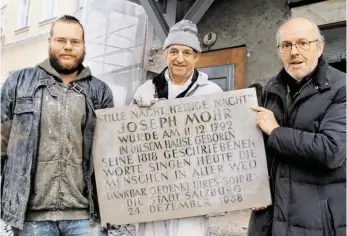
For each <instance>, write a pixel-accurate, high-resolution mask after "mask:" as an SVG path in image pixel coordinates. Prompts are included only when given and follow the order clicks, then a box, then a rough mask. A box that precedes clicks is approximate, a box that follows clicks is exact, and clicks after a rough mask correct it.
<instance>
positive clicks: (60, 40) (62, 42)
mask: <svg viewBox="0 0 347 236" xmlns="http://www.w3.org/2000/svg"><path fill="white" fill-rule="evenodd" d="M53 40H54V41H55V42H56V43H57V44H59V45H60V46H61V47H64V46H65V45H66V44H67V42H68V41H70V44H71V46H72V47H74V48H78V47H80V46H81V45H82V44H83V40H78V39H67V38H54V39H53Z"/></svg>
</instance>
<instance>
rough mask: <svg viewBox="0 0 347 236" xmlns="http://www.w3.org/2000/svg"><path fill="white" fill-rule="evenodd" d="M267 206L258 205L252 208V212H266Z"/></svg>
mask: <svg viewBox="0 0 347 236" xmlns="http://www.w3.org/2000/svg"><path fill="white" fill-rule="evenodd" d="M266 207H267V206H264V205H256V206H254V207H252V211H261V210H264V209H266Z"/></svg>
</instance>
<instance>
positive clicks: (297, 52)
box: [290, 44, 299, 55]
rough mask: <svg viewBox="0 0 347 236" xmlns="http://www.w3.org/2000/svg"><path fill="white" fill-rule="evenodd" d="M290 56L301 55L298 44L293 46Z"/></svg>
mask: <svg viewBox="0 0 347 236" xmlns="http://www.w3.org/2000/svg"><path fill="white" fill-rule="evenodd" d="M290 54H292V55H297V54H299V51H298V48H297V46H296V44H293V45H292V48H291V49H290Z"/></svg>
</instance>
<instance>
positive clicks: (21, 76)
mask: <svg viewBox="0 0 347 236" xmlns="http://www.w3.org/2000/svg"><path fill="white" fill-rule="evenodd" d="M41 71H42V69H41V68H39V67H37V66H35V67H26V68H24V69H20V70H16V71H14V72H13V73H12V74H11V75H10V76H9V77H8V78H7V80H6V82H5V84H14V83H15V84H21V85H29V84H31V83H32V82H33V81H35V80H36V79H38V78H39V76H40V74H41Z"/></svg>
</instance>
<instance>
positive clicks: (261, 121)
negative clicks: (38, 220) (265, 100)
mask: <svg viewBox="0 0 347 236" xmlns="http://www.w3.org/2000/svg"><path fill="white" fill-rule="evenodd" d="M251 108H252V109H253V110H254V111H257V112H258V113H257V120H256V124H257V126H258V127H259V128H260V129H261V130H262V131H263V132H264V133H266V134H267V135H270V134H271V132H272V131H273V130H274V129H276V128H277V127H279V124H278V123H277V120H276V118H275V115H274V113H273V112H272V111H270V110H268V109H266V108H264V107H258V106H251Z"/></svg>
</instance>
